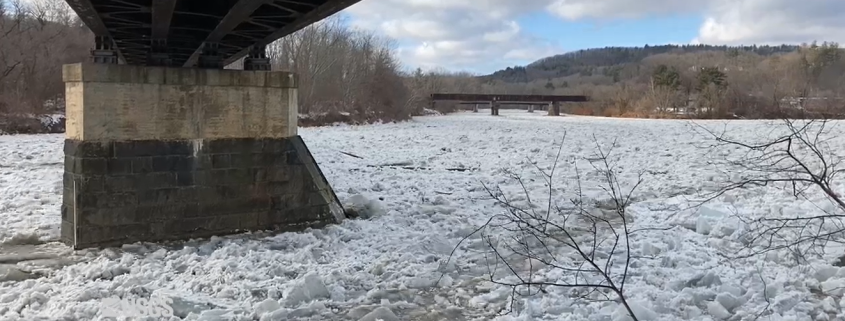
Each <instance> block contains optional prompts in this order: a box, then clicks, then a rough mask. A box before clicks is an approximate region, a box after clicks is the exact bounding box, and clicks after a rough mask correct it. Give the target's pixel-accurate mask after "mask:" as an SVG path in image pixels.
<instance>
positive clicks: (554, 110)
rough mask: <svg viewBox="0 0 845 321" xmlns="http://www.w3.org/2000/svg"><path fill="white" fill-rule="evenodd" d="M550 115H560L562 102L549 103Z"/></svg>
mask: <svg viewBox="0 0 845 321" xmlns="http://www.w3.org/2000/svg"><path fill="white" fill-rule="evenodd" d="M549 116H560V102H557V101H555V102H550V103H549Z"/></svg>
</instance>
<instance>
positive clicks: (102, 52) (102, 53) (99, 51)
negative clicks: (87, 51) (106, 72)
mask: <svg viewBox="0 0 845 321" xmlns="http://www.w3.org/2000/svg"><path fill="white" fill-rule="evenodd" d="M117 58H118V57H117V50H115V46H114V41H113V40H112V38H111V37H105V36H95V37H94V50H91V62H94V63H98V64H117Z"/></svg>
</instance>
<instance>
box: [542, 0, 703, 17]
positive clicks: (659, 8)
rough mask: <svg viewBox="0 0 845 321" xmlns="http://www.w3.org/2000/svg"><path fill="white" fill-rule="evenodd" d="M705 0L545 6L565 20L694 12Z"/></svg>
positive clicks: (567, 0) (562, 1)
mask: <svg viewBox="0 0 845 321" xmlns="http://www.w3.org/2000/svg"><path fill="white" fill-rule="evenodd" d="M706 2H707V1H706V0H700V1H692V0H555V1H551V3H550V4H549V5H548V6H547V7H546V9H547V10H548V11H549V12H551V13H552V14H554V15H556V16H558V17H561V18H564V19H566V20H579V19H584V18H594V19H613V18H641V17H644V16H648V15H653V14H666V13H677V12H695V11H699V10H701V9H702V8H703V7H702V5H705V4H706Z"/></svg>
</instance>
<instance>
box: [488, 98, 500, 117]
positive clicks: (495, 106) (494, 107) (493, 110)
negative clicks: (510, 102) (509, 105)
mask: <svg viewBox="0 0 845 321" xmlns="http://www.w3.org/2000/svg"><path fill="white" fill-rule="evenodd" d="M500 106H501V104H500V103H499V102H498V101H491V102H490V114H491V115H493V116H499V107H500Z"/></svg>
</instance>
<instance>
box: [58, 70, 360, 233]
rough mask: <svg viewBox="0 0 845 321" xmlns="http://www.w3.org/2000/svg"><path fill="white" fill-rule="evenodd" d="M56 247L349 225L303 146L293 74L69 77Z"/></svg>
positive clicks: (86, 73)
mask: <svg viewBox="0 0 845 321" xmlns="http://www.w3.org/2000/svg"><path fill="white" fill-rule="evenodd" d="M63 77H64V81H65V85H66V110H67V128H66V140H65V148H64V152H65V172H64V179H63V188H64V189H63V202H62V208H61V213H62V224H61V240H62V241H63V242H65V243H67V244H69V245H71V246H73V247H74V248H77V249H79V248H87V247H102V246H118V245H121V244H126V243H133V242H138V241H146V242H157V241H165V240H184V239H189V238H197V237H208V236H212V235H223V234H230V233H236V232H240V231H254V230H271V229H282V230H301V229H305V228H307V227H319V226H323V225H326V224H330V223H334V222H338V221H340V220H342V219H343V218H344V213H343V209H342V208H341V206H340V204H339V202H338V200H337V197H336V196H335V194H334V192H333V191H332V189H331V187H330V186H329V185H328V182H327V181H326V179H325V177H324V176H323V174H322V173H321V172H320V169H319V168H318V167H317V164H316V162H315V161H314V159H313V157H312V155H311V153H310V152H309V151H308V148H307V147H306V146H305V144H304V142H303V141H302V139H301V138H300V137H299V136H298V135H297V88H296V86H297V83H296V78H295V76H294V75H293V74H291V73H286V72H267V71H240V70H220V69H195V68H165V67H142V66H132V65H117V64H71V65H66V66H64V70H63Z"/></svg>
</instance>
